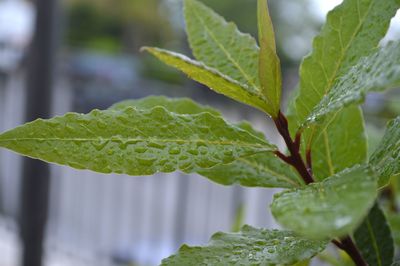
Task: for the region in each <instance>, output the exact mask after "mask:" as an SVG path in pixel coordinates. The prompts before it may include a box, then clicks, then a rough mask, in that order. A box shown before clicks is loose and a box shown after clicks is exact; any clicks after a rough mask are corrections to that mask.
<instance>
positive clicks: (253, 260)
mask: <svg viewBox="0 0 400 266" xmlns="http://www.w3.org/2000/svg"><path fill="white" fill-rule="evenodd" d="M326 245H327V242H326V241H313V240H308V239H305V238H303V237H298V236H296V235H295V234H294V233H292V232H289V231H278V230H266V229H257V228H253V227H251V226H244V227H243V228H242V230H241V232H239V233H222V232H219V233H216V234H214V235H213V236H212V238H211V241H210V242H209V244H208V245H207V246H204V247H189V246H186V245H183V246H182V247H181V248H180V249H179V251H178V253H177V254H176V255H172V256H171V257H169V258H167V259H164V260H163V261H162V264H161V265H163V266H169V265H171V266H172V265H173V266H190V265H264V266H273V265H292V264H294V263H296V262H299V261H303V260H306V259H309V258H311V257H313V256H315V255H316V254H318V253H319V252H321V251H323V250H324V249H325V247H326Z"/></svg>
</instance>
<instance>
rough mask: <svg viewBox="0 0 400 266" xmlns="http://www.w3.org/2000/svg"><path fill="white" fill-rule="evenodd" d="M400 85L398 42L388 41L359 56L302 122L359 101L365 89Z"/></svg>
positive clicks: (380, 88) (313, 120)
mask: <svg viewBox="0 0 400 266" xmlns="http://www.w3.org/2000/svg"><path fill="white" fill-rule="evenodd" d="M399 86H400V42H392V43H390V44H388V45H387V46H386V47H382V48H381V49H380V50H378V51H377V52H376V53H374V54H372V55H370V56H368V57H365V58H362V59H361V60H360V61H359V62H358V63H357V65H355V66H354V67H352V68H351V69H349V71H348V72H347V73H346V74H344V75H343V76H342V77H340V78H339V79H338V81H337V82H336V83H335V86H333V88H332V89H331V90H330V91H329V93H328V94H327V95H326V96H325V97H324V98H323V99H322V101H321V102H320V103H319V104H318V105H317V106H316V107H315V108H314V110H313V112H312V113H311V115H310V116H309V117H308V119H307V121H306V123H305V125H306V126H307V125H310V124H312V123H315V122H317V121H319V120H322V119H323V118H325V116H327V115H328V114H331V113H334V112H337V111H338V110H340V109H342V108H345V107H347V106H349V105H351V104H360V103H362V102H363V101H364V99H365V96H366V95H367V93H369V92H379V91H383V90H386V89H392V88H396V87H399Z"/></svg>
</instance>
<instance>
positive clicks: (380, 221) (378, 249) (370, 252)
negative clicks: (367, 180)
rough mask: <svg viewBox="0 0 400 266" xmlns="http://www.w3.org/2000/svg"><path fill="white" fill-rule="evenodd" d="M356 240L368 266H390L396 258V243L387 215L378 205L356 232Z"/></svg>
mask: <svg viewBox="0 0 400 266" xmlns="http://www.w3.org/2000/svg"><path fill="white" fill-rule="evenodd" d="M354 239H355V241H356V243H357V247H358V249H359V250H360V252H361V254H362V256H363V257H364V259H365V260H366V261H367V263H368V265H377V266H390V265H392V262H393V257H394V243H393V237H392V233H391V232H390V227H389V225H388V222H387V220H386V217H385V214H384V213H383V211H382V210H381V209H380V207H379V205H378V203H375V205H374V207H373V208H372V209H371V211H370V212H369V214H368V216H367V217H366V218H365V220H364V221H363V223H362V224H361V225H360V227H359V228H357V230H356V231H355V232H354Z"/></svg>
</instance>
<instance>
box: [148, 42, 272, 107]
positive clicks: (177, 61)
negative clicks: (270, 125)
mask: <svg viewBox="0 0 400 266" xmlns="http://www.w3.org/2000/svg"><path fill="white" fill-rule="evenodd" d="M143 49H144V50H146V51H148V52H150V53H151V54H153V55H154V56H156V57H157V58H158V59H160V60H161V61H163V62H164V63H166V64H168V65H170V66H172V67H175V68H177V69H179V70H180V71H182V72H183V73H185V74H187V75H188V76H189V77H190V78H192V79H193V80H195V81H197V82H199V83H202V84H204V85H206V86H208V87H209V88H210V89H212V90H214V91H216V92H218V93H221V94H224V95H226V96H228V97H230V98H232V99H234V100H236V101H239V102H243V103H245V104H248V105H251V106H254V107H256V108H258V109H260V110H262V111H264V112H267V113H268V111H269V107H268V105H267V104H266V101H265V98H264V96H263V95H261V93H260V92H259V91H257V90H254V89H251V88H249V87H247V85H245V84H242V83H239V82H238V81H236V80H234V79H232V78H230V77H228V76H226V75H224V74H222V73H221V72H219V71H218V70H216V69H214V68H211V67H208V66H206V65H204V64H203V63H201V62H197V61H194V60H191V59H190V58H188V57H186V56H184V55H181V54H177V53H173V52H170V51H167V50H163V49H159V48H149V47H146V48H143Z"/></svg>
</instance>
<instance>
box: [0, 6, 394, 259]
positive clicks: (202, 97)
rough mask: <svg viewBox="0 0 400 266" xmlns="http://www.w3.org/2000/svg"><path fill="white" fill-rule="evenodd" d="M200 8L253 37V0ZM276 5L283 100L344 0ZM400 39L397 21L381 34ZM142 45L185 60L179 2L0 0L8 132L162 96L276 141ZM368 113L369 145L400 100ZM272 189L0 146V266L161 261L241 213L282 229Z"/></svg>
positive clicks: (388, 98)
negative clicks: (63, 161)
mask: <svg viewBox="0 0 400 266" xmlns="http://www.w3.org/2000/svg"><path fill="white" fill-rule="evenodd" d="M204 2H205V3H206V4H208V5H209V6H211V7H212V8H213V9H214V10H216V11H217V12H218V13H220V14H222V15H223V16H225V17H226V18H227V19H228V20H233V21H235V22H236V23H237V25H238V27H239V29H240V30H241V31H243V32H249V33H251V34H252V35H253V36H256V35H255V34H256V29H257V28H256V1H255V0H235V1H230V0H218V1H215V0H204ZM269 2H270V8H271V16H272V18H273V20H274V24H275V30H276V34H277V43H278V51H279V54H280V56H281V61H282V68H283V73H284V88H285V93H284V95H285V96H287V95H288V94H289V93H290V90H291V89H293V88H294V87H295V86H296V84H297V80H298V76H297V75H298V73H297V71H298V70H297V69H298V65H299V63H300V60H301V58H302V57H303V56H304V55H306V54H307V53H308V52H309V51H310V47H311V41H312V38H313V36H315V35H316V34H317V33H318V31H319V29H320V27H321V25H322V23H323V22H324V16H325V15H326V13H327V12H328V11H329V10H330V9H331V8H333V7H334V6H335V5H337V4H339V3H340V2H341V1H340V0H285V1H281V0H270V1H269ZM399 37H400V17H399V16H397V17H396V18H395V19H394V20H393V23H392V26H391V28H390V32H389V34H388V36H387V38H386V39H385V42H387V41H389V40H390V39H399ZM144 45H150V46H159V47H163V48H167V49H171V50H175V51H179V52H182V53H185V54H190V50H189V49H188V44H187V42H186V36H185V32H184V23H183V17H182V2H181V0H118V1H115V0H59V1H56V0H36V1H23V0H0V130H1V131H3V130H6V129H10V128H13V127H15V126H17V125H19V124H21V123H23V122H24V121H27V120H32V119H34V118H36V117H50V116H53V115H61V114H63V113H65V112H68V111H75V112H88V111H90V110H91V109H94V108H98V109H105V108H108V107H109V106H110V105H112V104H113V103H115V102H118V101H120V100H123V99H127V98H140V97H145V96H147V95H167V96H171V97H184V96H186V97H190V98H192V99H195V100H197V101H199V102H201V103H204V104H208V105H211V106H214V107H215V108H217V109H219V110H221V111H222V112H223V113H224V114H225V115H226V117H227V118H228V119H230V120H232V121H238V120H243V119H246V120H249V121H250V122H251V123H253V125H254V126H255V127H256V128H258V129H259V130H262V131H263V132H265V133H266V136H267V137H268V138H269V139H271V140H272V141H274V142H277V143H279V139H278V137H277V134H276V133H275V132H274V131H273V130H272V129H271V128H272V127H271V125H270V121H268V120H266V119H265V117H264V115H263V114H261V113H260V112H258V111H256V110H255V109H251V108H249V107H246V106H244V105H240V104H238V103H233V102H232V101H231V100H228V99H226V98H224V97H222V96H220V95H217V94H215V93H213V92H212V91H210V90H208V89H206V88H204V87H202V86H201V85H199V84H196V83H194V82H191V81H189V80H188V79H187V78H186V77H185V76H183V75H181V74H180V73H178V72H176V71H175V70H173V69H172V68H169V67H166V66H164V65H163V64H162V63H160V62H158V61H156V60H155V59H153V58H152V57H150V56H148V55H146V54H141V53H140V52H139V49H140V47H141V46H144ZM285 98H287V97H285ZM364 109H365V114H366V119H367V127H368V133H369V136H370V145H371V149H373V146H374V145H376V143H377V142H378V141H379V139H380V137H381V136H382V134H383V130H384V126H385V124H386V122H387V121H388V119H391V118H393V117H395V116H396V115H398V114H400V94H399V93H397V94H396V93H395V92H392V93H391V94H387V95H383V94H374V95H371V96H370V97H369V98H368V100H367V103H366V104H365V106H364ZM35 175H36V176H35ZM275 192H276V190H271V189H268V190H266V189H248V188H241V187H223V186H220V185H216V184H213V183H211V182H209V181H208V180H206V179H204V178H201V177H199V176H196V175H190V176H188V175H183V174H180V173H175V174H170V175H162V174H160V175H156V176H151V177H128V176H121V175H101V174H96V173H92V172H89V171H76V170H73V169H70V168H66V167H61V166H53V165H52V166H50V169H48V168H47V166H46V165H44V164H39V165H37V164H36V163H35V162H32V161H31V160H30V161H29V160H26V159H22V158H21V157H20V156H18V155H15V154H12V153H10V152H8V151H5V150H1V151H0V266H3V265H4V266H14V265H30V266H36V265H41V264H40V261H43V264H42V265H47V266H55V265H57V266H58V265H60V266H61V265H71V266H72V265H73V266H80V265H157V264H158V263H159V262H160V260H161V259H162V258H163V257H166V256H168V255H170V254H172V253H173V252H175V251H176V250H177V248H178V247H179V246H180V245H181V244H182V243H188V244H192V245H193V244H204V243H206V242H207V241H208V239H209V237H210V236H211V235H212V233H214V232H216V231H220V230H224V231H229V230H231V229H232V228H233V227H234V225H235V222H237V221H238V219H237V218H238V217H240V221H241V223H247V224H251V225H254V226H258V227H269V228H271V227H277V225H276V224H275V222H274V221H273V219H272V218H271V217H270V214H269V210H268V206H269V203H270V201H271V197H272V194H273V193H275ZM41 242H42V243H43V249H42V248H41ZM24 251H25V252H24ZM24 257H25V259H23V258H24ZM27 257H29V258H27Z"/></svg>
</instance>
